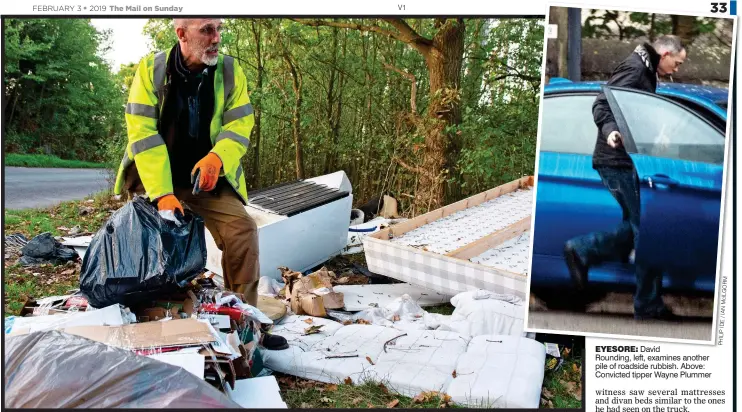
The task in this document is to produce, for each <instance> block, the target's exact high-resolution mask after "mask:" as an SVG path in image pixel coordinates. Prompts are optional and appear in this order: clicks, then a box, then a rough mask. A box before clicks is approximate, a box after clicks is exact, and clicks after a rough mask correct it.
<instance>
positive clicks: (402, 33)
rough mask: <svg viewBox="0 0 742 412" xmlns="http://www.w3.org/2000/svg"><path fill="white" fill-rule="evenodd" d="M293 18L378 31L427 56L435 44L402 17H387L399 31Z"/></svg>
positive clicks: (308, 22)
mask: <svg viewBox="0 0 742 412" xmlns="http://www.w3.org/2000/svg"><path fill="white" fill-rule="evenodd" d="M291 20H293V21H295V22H297V23H301V24H303V25H306V26H312V27H319V26H326V27H339V28H341V29H353V30H359V31H367V32H374V33H378V34H381V35H383V36H387V37H391V38H393V39H395V40H399V41H401V42H404V43H407V44H409V45H410V46H412V47H414V48H415V49H416V50H417V51H419V52H420V53H422V54H423V56H426V57H427V54H428V52H429V50H430V48H431V47H432V44H433V42H432V40H430V39H428V38H425V37H423V36H421V35H419V34H418V33H417V32H416V31H415V30H413V29H412V27H410V26H409V25H408V24H407V23H405V22H404V20H402V19H400V18H390V19H385V20H386V21H387V22H388V23H389V24H391V25H392V26H394V28H396V29H397V30H399V32H398V33H395V32H393V31H390V30H386V29H383V28H381V27H380V26H377V25H375V24H372V25H363V24H359V23H346V22H339V21H327V20H321V19H317V20H306V19H291Z"/></svg>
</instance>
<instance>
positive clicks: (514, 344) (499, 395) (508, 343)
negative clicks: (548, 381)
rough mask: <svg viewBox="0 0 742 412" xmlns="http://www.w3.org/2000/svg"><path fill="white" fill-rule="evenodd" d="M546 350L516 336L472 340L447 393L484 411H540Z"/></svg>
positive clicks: (533, 342) (491, 336)
mask: <svg viewBox="0 0 742 412" xmlns="http://www.w3.org/2000/svg"><path fill="white" fill-rule="evenodd" d="M545 360H546V349H545V348H544V345H542V344H541V343H539V342H537V341H535V340H532V339H528V338H521V337H516V336H503V335H484V336H478V337H476V338H474V339H472V341H471V343H469V348H468V350H467V351H466V353H465V354H463V355H461V356H460V357H459V360H458V363H457V366H456V379H454V380H453V381H452V382H451V384H450V385H449V386H448V389H447V391H446V393H447V394H448V395H450V396H451V398H452V399H453V401H454V402H456V403H457V404H461V405H468V406H476V407H485V408H512V409H519V408H529V409H531V408H538V406H539V401H540V399H541V386H542V384H543V380H544V362H545Z"/></svg>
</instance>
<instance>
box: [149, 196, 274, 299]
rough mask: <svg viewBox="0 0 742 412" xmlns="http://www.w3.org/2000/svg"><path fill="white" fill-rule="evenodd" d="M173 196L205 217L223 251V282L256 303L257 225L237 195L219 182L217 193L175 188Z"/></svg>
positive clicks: (258, 268)
mask: <svg viewBox="0 0 742 412" xmlns="http://www.w3.org/2000/svg"><path fill="white" fill-rule="evenodd" d="M219 187H221V189H219ZM142 192H143V191H142ZM135 193H140V192H139V191H135ZM175 197H177V198H178V200H180V202H181V203H183V206H185V207H187V208H188V209H190V210H191V211H193V212H194V213H196V214H198V215H199V216H201V217H202V218H203V219H204V224H205V226H206V228H207V229H208V230H209V232H211V236H212V237H213V238H214V241H215V242H216V246H217V247H218V248H219V250H221V251H222V274H223V277H224V286H225V287H226V288H227V289H229V290H231V291H233V292H236V293H241V294H243V295H244V296H245V299H246V300H247V302H245V303H247V304H249V305H252V306H255V307H257V306H258V281H259V280H260V262H259V261H258V256H259V255H258V227H257V225H256V224H255V221H254V220H253V218H252V217H250V215H249V214H248V213H247V211H246V210H245V206H244V205H243V204H242V201H240V199H239V197H238V195H237V194H236V193H235V192H234V190H233V189H232V188H231V187H228V186H227V185H222V184H220V185H218V186H217V194H216V195H214V194H213V193H204V192H201V193H199V194H198V195H193V193H192V192H191V190H189V189H178V188H176V189H175Z"/></svg>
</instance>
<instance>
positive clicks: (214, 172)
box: [191, 153, 222, 192]
mask: <svg viewBox="0 0 742 412" xmlns="http://www.w3.org/2000/svg"><path fill="white" fill-rule="evenodd" d="M197 170H200V171H201V175H200V176H199V179H198V187H199V188H200V189H201V190H203V191H204V192H208V191H211V190H214V187H216V182H217V180H219V172H220V171H221V170H222V159H220V158H219V156H217V155H216V154H214V153H209V154H207V155H206V156H204V158H203V159H201V160H199V161H198V163H196V166H195V167H194V168H193V170H192V171H191V183H195V182H194V181H193V177H194V175H195V174H196V171H197Z"/></svg>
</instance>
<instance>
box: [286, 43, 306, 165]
mask: <svg viewBox="0 0 742 412" xmlns="http://www.w3.org/2000/svg"><path fill="white" fill-rule="evenodd" d="M283 59H284V61H285V62H286V65H287V66H288V68H289V71H290V72H291V80H292V83H291V85H292V87H293V89H294V110H293V116H292V118H291V129H292V132H293V136H294V148H295V149H296V156H295V164H296V178H297V179H304V153H303V151H302V144H301V143H302V142H301V101H302V96H301V89H302V79H301V73H299V71H298V70H297V69H296V66H295V65H294V62H293V61H292V60H291V56H289V53H288V51H287V50H285V49H284V51H283Z"/></svg>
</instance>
